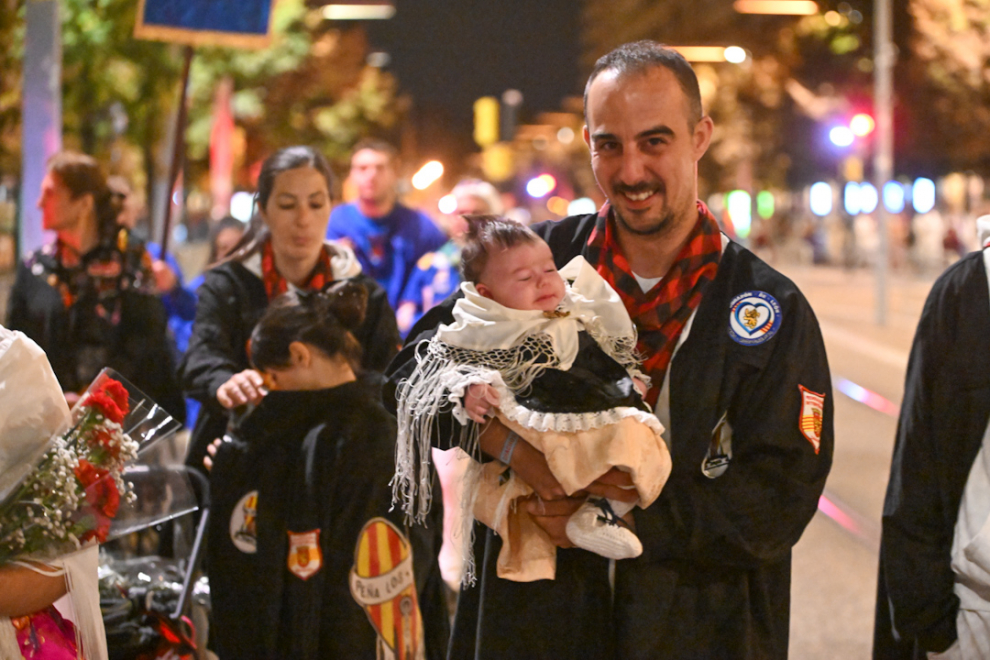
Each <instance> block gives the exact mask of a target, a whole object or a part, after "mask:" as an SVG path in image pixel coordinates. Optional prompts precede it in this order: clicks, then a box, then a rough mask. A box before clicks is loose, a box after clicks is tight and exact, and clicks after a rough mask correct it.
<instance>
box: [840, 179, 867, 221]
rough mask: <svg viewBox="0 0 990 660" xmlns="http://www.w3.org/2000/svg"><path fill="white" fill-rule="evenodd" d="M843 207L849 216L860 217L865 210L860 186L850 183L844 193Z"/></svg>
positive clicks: (853, 182)
mask: <svg viewBox="0 0 990 660" xmlns="http://www.w3.org/2000/svg"><path fill="white" fill-rule="evenodd" d="M842 205H843V206H844V207H845V209H846V213H848V214H849V215H859V213H860V211H862V210H863V201H862V194H861V193H860V191H859V184H858V183H856V182H855V181H850V182H849V183H847V184H846V188H845V190H844V191H843V193H842Z"/></svg>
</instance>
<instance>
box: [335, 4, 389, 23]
mask: <svg viewBox="0 0 990 660" xmlns="http://www.w3.org/2000/svg"><path fill="white" fill-rule="evenodd" d="M393 16H395V5H394V4H393V3H392V2H391V1H390V0H371V1H369V2H362V1H359V0H352V2H334V3H331V4H328V5H324V6H323V18H325V19H327V20H330V21H369V20H370V21H373V20H388V19H390V18H392V17H393Z"/></svg>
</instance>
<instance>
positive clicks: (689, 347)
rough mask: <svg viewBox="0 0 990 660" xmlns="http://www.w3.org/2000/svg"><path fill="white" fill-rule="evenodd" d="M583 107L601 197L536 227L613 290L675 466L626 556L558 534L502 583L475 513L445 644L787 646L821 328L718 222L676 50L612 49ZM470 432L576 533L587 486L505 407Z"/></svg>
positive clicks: (822, 459) (694, 105)
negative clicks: (579, 485)
mask: <svg viewBox="0 0 990 660" xmlns="http://www.w3.org/2000/svg"><path fill="white" fill-rule="evenodd" d="M585 117H586V121H587V125H586V127H585V129H584V138H585V141H586V142H587V143H588V145H589V147H590V149H591V162H592V168H593V170H594V173H595V177H596V179H597V181H598V185H599V186H600V187H601V189H602V191H603V192H604V193H605V195H606V197H607V198H608V203H606V204H605V205H604V206H603V207H602V209H601V210H600V211H599V212H598V213H597V214H588V215H581V216H572V217H569V218H565V219H563V220H561V221H560V222H554V223H546V224H543V225H537V226H535V227H534V230H535V231H536V232H537V233H538V234H540V235H541V236H542V237H543V238H544V239H545V240H546V241H547V243H548V244H549V245H550V247H551V249H552V250H553V253H554V259H555V261H556V263H557V265H558V267H560V266H563V265H564V264H566V263H567V262H568V261H569V260H570V259H571V258H573V257H574V256H576V255H578V254H580V255H583V256H584V257H585V258H586V259H587V260H588V262H589V263H591V264H592V265H594V266H595V268H596V270H597V271H598V272H599V273H600V274H601V275H602V276H603V277H604V278H605V279H606V280H607V281H608V282H609V284H610V285H611V286H612V287H613V288H614V289H615V290H616V291H617V292H618V293H619V295H620V297H621V298H622V300H623V303H624V304H625V306H626V309H627V310H628V311H629V314H630V316H631V317H632V319H633V321H634V323H635V324H636V327H637V330H638V333H639V339H638V349H639V352H640V354H641V355H642V356H643V371H644V372H645V373H646V374H647V375H648V376H650V378H651V380H652V384H651V387H650V389H649V391H648V393H647V397H646V398H647V401H648V402H649V403H650V405H651V406H653V407H654V409H655V412H656V414H657V416H658V417H659V419H660V421H661V422H662V423H663V425H664V427H665V428H666V430H665V432H664V439H665V441H666V442H667V443H668V445H669V446H670V452H671V456H672V459H673V473H672V474H671V477H670V480H669V481H668V482H667V485H666V486H665V488H664V490H663V492H662V493H661V494H660V497H659V498H658V499H657V500H656V501H655V502H654V503H653V504H652V505H651V506H649V507H648V508H646V509H643V510H639V509H637V510H635V511H634V513H633V515H632V516H631V518H630V519H629V520H628V522H629V524H631V525H632V526H633V527H634V529H635V531H636V533H637V534H638V535H639V536H640V538H641V540H642V542H643V546H644V552H643V554H642V555H641V556H640V557H638V558H636V559H626V560H621V561H617V562H614V563H612V564H611V565H610V562H609V561H608V560H606V559H603V558H601V557H598V556H595V555H593V554H591V553H588V552H584V551H582V550H580V549H561V550H560V551H559V552H558V553H557V572H556V579H555V580H553V581H537V582H532V583H516V582H510V581H507V580H500V579H498V578H497V577H496V572H495V561H496V558H497V556H498V554H499V549H500V547H501V540H500V538H499V537H498V536H496V535H494V534H493V533H492V532H491V531H490V530H487V529H485V528H483V527H476V528H475V546H474V556H475V557H476V558H477V560H478V562H479V565H478V568H477V572H478V575H479V576H480V577H479V580H478V584H477V585H474V586H465V587H464V588H463V589H462V590H461V594H460V599H459V602H458V609H457V615H456V617H455V620H454V632H453V636H452V638H451V646H450V657H456V658H477V659H486V660H487V659H490V658H519V657H539V658H660V657H662V658H734V659H748V658H785V657H786V656H787V641H788V624H789V614H790V613H789V607H790V569H791V548H792V547H793V545H794V544H795V543H796V542H797V540H798V539H799V538H800V536H801V533H802V532H803V530H804V528H805V526H806V525H807V524H808V522H809V521H810V520H811V517H812V516H813V515H814V512H815V510H816V506H817V502H818V497H819V495H820V494H821V492H822V489H823V487H824V485H825V478H826V476H827V475H828V471H829V468H830V466H831V457H832V437H833V426H832V394H831V386H830V377H829V371H828V363H827V360H826V357H825V349H824V345H823V342H822V338H821V333H820V331H819V328H818V323H817V321H816V319H815V317H814V314H813V313H812V311H811V308H810V306H809V305H808V302H807V301H806V300H805V298H804V296H803V295H802V294H801V292H800V291H798V289H797V287H796V286H795V285H794V284H793V283H792V282H790V281H789V280H788V279H787V278H785V277H784V276H783V275H781V274H780V273H777V272H776V271H774V270H773V269H772V268H770V267H769V266H768V265H766V264H765V263H763V262H762V261H760V260H759V259H758V258H757V257H756V256H755V255H753V254H752V253H751V252H749V251H748V250H746V249H745V248H743V247H742V246H740V245H738V244H737V243H733V242H732V241H730V240H729V239H728V238H727V237H725V235H724V234H722V233H721V232H720V231H719V228H718V225H717V223H716V220H715V218H714V217H713V216H712V215H711V213H710V212H709V211H708V209H707V208H706V207H705V205H704V204H702V203H701V202H699V201H698V199H697V198H698V181H697V163H698V161H699V159H700V158H701V157H702V156H703V155H704V153H705V151H706V149H707V148H708V145H709V142H710V140H711V136H712V131H713V124H712V120H711V119H710V118H709V117H706V116H704V115H703V113H702V108H701V98H700V94H699V90H698V82H697V78H696V77H695V75H694V72H693V71H692V70H691V67H690V65H689V64H688V63H687V62H686V61H685V60H684V59H683V58H682V57H681V56H680V55H678V54H677V53H676V52H674V51H672V50H670V49H667V48H664V47H663V46H661V45H660V44H657V43H654V42H648V41H643V42H637V43H632V44H626V45H624V46H621V47H619V48H617V49H616V50H614V51H612V52H611V53H608V54H607V55H605V56H604V57H602V58H601V59H600V60H599V61H598V62H597V64H596V66H595V68H594V70H593V71H592V73H591V76H590V78H589V81H588V84H587V87H586V88H585ZM452 306H453V304H452V301H450V300H448V301H446V302H445V303H444V304H443V305H441V306H439V307H436V308H434V309H433V310H431V311H430V312H429V313H427V315H426V316H424V317H423V319H422V320H421V321H420V323H419V324H417V326H416V327H414V328H413V329H412V331H411V332H410V334H409V336H410V337H411V338H412V339H410V340H409V342H408V343H407V345H406V347H405V348H404V349H403V351H402V352H401V353H400V354H399V355H398V356H397V357H396V359H395V361H393V363H392V365H391V366H390V368H389V369H390V383H391V384H392V385H393V386H394V384H395V383H397V382H398V381H399V380H400V379H401V378H403V377H404V376H406V375H407V374H408V373H409V372H411V370H412V368H413V367H414V366H415V363H416V360H415V357H414V356H415V352H416V349H417V345H418V344H419V343H420V342H421V341H423V340H425V339H428V338H429V337H430V336H431V335H432V334H433V333H434V329H435V328H436V326H437V325H438V324H441V323H450V322H451V320H452V316H451V313H450V310H451V308H452ZM393 390H394V387H393V389H392V390H390V389H388V388H387V389H386V393H385V397H386V403H392V405H394V402H392V401H390V399H391V397H392V392H393ZM448 437H452V436H451V434H450V433H449V429H441V431H440V433H439V434H438V438H448ZM507 438H508V440H507ZM438 444H441V445H442V442H439V441H438ZM509 444H511V445H512V446H511V447H509V449H510V450H511V451H507V452H506V451H504V449H505V447H504V445H509ZM480 445H481V450H482V451H483V452H484V453H485V454H487V455H488V456H491V457H495V458H498V457H504V462H507V463H508V464H509V465H510V467H511V468H512V470H513V471H514V472H515V474H516V476H517V477H519V478H521V479H522V480H523V481H525V482H526V483H527V484H529V485H530V486H532V487H533V489H534V490H535V491H536V494H537V495H536V496H534V497H533V498H532V499H531V500H530V501H528V502H526V503H525V504H523V506H527V507H528V509H529V511H530V513H531V514H532V515H533V516H534V517H535V518H536V520H537V521H538V523H539V524H540V525H541V526H542V527H543V528H544V530H545V531H546V532H547V533H548V534H549V535H550V536H551V538H552V539H554V540H555V542H556V543H557V545H558V546H560V548H568V547H569V545H570V544H569V543H568V541H567V536H566V534H565V531H564V528H565V525H566V522H567V518H568V516H570V514H571V513H573V511H574V510H575V509H576V508H577V506H578V505H579V502H578V500H579V499H580V498H581V497H585V496H586V495H587V493H584V492H578V493H570V494H568V493H565V492H564V491H563V489H562V488H561V486H560V484H559V483H557V482H556V480H555V479H554V478H553V476H552V475H551V474H550V472H549V469H548V468H547V464H546V461H545V459H544V458H543V456H542V455H541V454H540V453H539V452H537V451H536V450H535V449H533V448H532V447H530V446H529V445H527V444H526V443H525V442H519V443H515V441H514V440H513V438H512V436H509V435H508V434H507V432H506V430H505V428H504V427H502V426H501V424H498V423H497V422H491V423H489V424H488V426H486V427H485V429H484V430H483V431H482V434H481V439H480ZM628 486H629V478H628V475H627V474H625V473H621V472H618V471H616V470H614V469H613V470H612V471H611V472H609V473H606V474H605V475H604V476H603V477H601V478H600V479H599V481H598V482H596V483H595V484H593V485H592V486H591V487H589V488H588V491H589V492H591V493H593V494H597V495H601V496H604V497H615V498H616V499H619V498H621V490H620V489H622V488H623V487H628Z"/></svg>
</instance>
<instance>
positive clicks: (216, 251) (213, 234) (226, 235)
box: [169, 215, 247, 428]
mask: <svg viewBox="0 0 990 660" xmlns="http://www.w3.org/2000/svg"><path fill="white" fill-rule="evenodd" d="M246 230H247V226H246V225H245V224H244V223H243V222H241V221H240V220H238V219H237V218H235V217H233V216H230V215H228V216H224V217H223V218H220V220H218V221H217V222H216V223H214V225H213V226H212V227H211V228H210V254H209V257H208V258H207V262H206V264H207V268H209V267H210V266H213V265H214V264H215V263H217V262H218V261H219V260H220V259H223V258H224V257H226V256H227V255H228V254H230V252H231V251H232V250H233V249H234V246H236V245H237V243H238V241H240V240H241V237H242V236H244V232H245V231H246ZM205 279H206V272H205V271H204V272H202V273H200V274H199V275H197V276H196V277H194V278H193V279H191V280H190V281H189V284H188V285H186V289H187V290H188V291H190V292H191V293H192V294H193V296H196V292H197V291H198V290H199V287H200V286H202V285H203V281H204V280H205ZM197 299H198V296H197ZM194 305H195V303H194ZM194 320H195V314H194V315H193V318H191V319H188V320H187V319H176V318H175V317H169V326H170V327H171V330H172V333H173V335H174V337H175V346H176V348H177V349H178V351H179V354H180V355H182V354H184V353H185V352H186V350H187V349H188V348H189V338H190V337H192V327H193V321H194ZM199 406H200V404H199V401H197V400H196V399H193V398H189V397H186V427H188V428H193V427H194V426H195V424H196V418H197V417H198V416H199Z"/></svg>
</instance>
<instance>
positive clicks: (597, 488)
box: [585, 468, 639, 502]
mask: <svg viewBox="0 0 990 660" xmlns="http://www.w3.org/2000/svg"><path fill="white" fill-rule="evenodd" d="M585 491H587V492H588V493H590V494H591V495H597V496H598V497H605V498H607V499H610V500H619V501H620V502H636V501H637V500H639V492H637V491H636V488H635V486H633V481H632V475H631V474H629V473H628V472H623V471H622V470H620V469H619V468H612V469H611V470H609V471H608V472H606V473H605V474H603V475H602V476H600V477H598V479H596V480H595V481H593V482H592V483H591V485H589V486H588V487H587V488H585Z"/></svg>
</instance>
